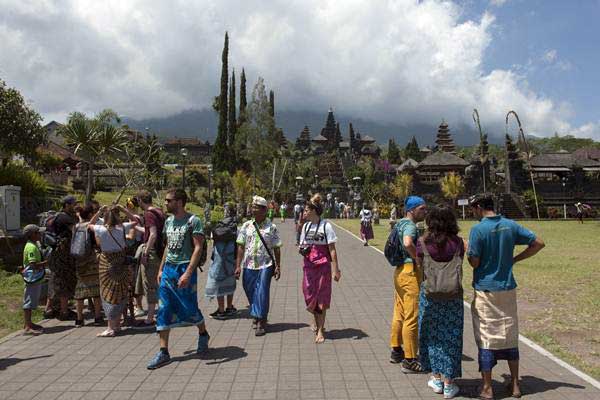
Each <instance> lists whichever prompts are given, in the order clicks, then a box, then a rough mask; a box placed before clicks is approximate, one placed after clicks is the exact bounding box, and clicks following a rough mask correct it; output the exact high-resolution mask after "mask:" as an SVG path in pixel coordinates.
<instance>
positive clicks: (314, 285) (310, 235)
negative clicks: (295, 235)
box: [300, 194, 342, 343]
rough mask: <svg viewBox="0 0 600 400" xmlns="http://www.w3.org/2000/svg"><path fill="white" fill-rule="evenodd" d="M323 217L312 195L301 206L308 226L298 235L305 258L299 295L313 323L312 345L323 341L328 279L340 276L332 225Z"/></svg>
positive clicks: (329, 298) (329, 280)
mask: <svg viewBox="0 0 600 400" xmlns="http://www.w3.org/2000/svg"><path fill="white" fill-rule="evenodd" d="M322 213H323V204H322V199H321V195H319V194H315V195H314V196H313V197H312V198H311V199H310V200H309V201H307V202H306V204H305V206H304V217H305V219H306V220H307V222H306V223H305V224H304V226H303V227H302V232H301V234H300V254H301V255H302V256H304V268H303V269H304V279H303V280H302V292H303V293H304V301H305V302H306V309H307V310H308V312H310V313H311V314H313V316H314V319H315V325H314V326H313V331H314V332H315V334H316V338H315V343H323V342H324V341H325V335H324V326H325V314H326V313H327V309H328V308H329V305H330V303H331V278H333V279H334V280H335V281H336V282H337V281H339V280H340V277H341V275H342V274H341V272H340V268H339V265H338V260H337V252H336V249H335V243H336V242H337V236H336V235H335V232H334V230H333V226H332V225H331V223H330V222H328V221H327V220H324V219H321V214H322Z"/></svg>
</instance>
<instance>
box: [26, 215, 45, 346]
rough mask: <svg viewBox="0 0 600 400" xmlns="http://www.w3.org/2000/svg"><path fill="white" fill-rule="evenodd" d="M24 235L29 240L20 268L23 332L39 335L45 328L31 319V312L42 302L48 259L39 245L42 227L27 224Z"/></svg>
mask: <svg viewBox="0 0 600 400" xmlns="http://www.w3.org/2000/svg"><path fill="white" fill-rule="evenodd" d="M23 235H24V236H25V240H27V243H25V248H24V249H23V265H22V267H21V269H20V273H21V276H22V277H23V280H24V281H25V290H24V292H23V322H24V324H23V334H24V335H39V334H41V333H43V332H44V328H43V327H42V326H41V325H38V324H34V323H33V321H31V313H32V312H33V310H35V309H36V308H37V307H38V304H39V302H40V295H41V293H42V283H43V281H44V276H45V268H46V264H47V261H43V260H42V253H41V251H40V248H39V247H38V242H39V241H40V239H41V237H42V236H41V234H40V228H39V227H38V226H37V225H27V226H25V228H23Z"/></svg>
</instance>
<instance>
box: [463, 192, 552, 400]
mask: <svg viewBox="0 0 600 400" xmlns="http://www.w3.org/2000/svg"><path fill="white" fill-rule="evenodd" d="M469 203H470V206H471V208H472V210H473V213H474V214H475V216H476V217H477V218H479V219H480V222H479V223H478V224H477V225H475V226H473V228H472V229H471V233H470V235H469V250H468V252H467V255H468V259H469V264H471V266H472V267H473V288H474V289H475V293H474V296H473V303H472V306H471V314H472V318H473V332H474V334H475V341H476V342H477V347H478V348H479V354H478V359H479V371H480V372H481V376H482V379H483V385H482V389H481V393H480V394H479V396H480V397H479V398H481V399H493V398H494V394H493V392H492V368H493V367H494V366H495V365H496V363H497V360H507V361H508V367H509V369H510V373H511V386H510V390H512V396H513V397H520V396H521V391H520V389H519V348H518V343H519V326H518V317H517V293H516V287H517V283H516V281H515V277H514V276H513V271H512V269H513V265H514V264H515V263H516V262H518V261H522V260H524V259H526V258H529V257H531V256H533V255H535V254H536V253H537V252H539V251H540V250H541V249H542V248H543V247H544V246H545V245H544V242H543V241H542V240H541V239H540V238H538V237H536V235H535V234H534V233H533V232H531V231H530V230H528V229H526V228H524V227H522V226H521V225H519V224H517V223H516V222H514V221H512V220H510V219H507V218H504V217H503V216H502V215H498V214H496V213H495V211H494V199H493V197H492V196H491V195H489V194H482V195H477V196H473V197H471V199H470V202H469ZM516 245H526V246H527V248H526V249H525V250H523V251H522V252H521V253H519V254H518V255H516V256H514V249H515V246H516Z"/></svg>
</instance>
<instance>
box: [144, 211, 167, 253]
mask: <svg viewBox="0 0 600 400" xmlns="http://www.w3.org/2000/svg"><path fill="white" fill-rule="evenodd" d="M147 212H149V213H151V214H152V215H154V216H155V217H156V219H157V220H158V221H159V222H160V223H158V224H156V240H155V241H154V250H156V254H158V256H159V257H162V255H163V252H164V251H165V241H164V239H163V228H164V226H165V216H164V214H162V213H159V212H158V211H157V210H156V209H155V208H152V209H149V210H148V211H147Z"/></svg>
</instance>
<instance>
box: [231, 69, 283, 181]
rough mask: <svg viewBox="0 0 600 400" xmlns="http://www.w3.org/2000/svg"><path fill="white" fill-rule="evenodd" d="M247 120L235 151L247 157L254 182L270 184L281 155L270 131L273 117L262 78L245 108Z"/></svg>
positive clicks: (238, 136)
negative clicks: (274, 165) (276, 161)
mask: <svg viewBox="0 0 600 400" xmlns="http://www.w3.org/2000/svg"><path fill="white" fill-rule="evenodd" d="M246 118H247V120H246V122H244V124H243V125H241V126H240V129H239V130H238V132H237V134H236V152H238V154H240V155H241V157H242V158H244V159H245V160H246V161H247V163H248V165H249V169H250V170H251V172H252V183H253V187H254V188H255V189H256V188H258V187H261V186H262V187H263V188H267V187H269V186H270V185H268V184H269V182H270V181H271V176H270V175H271V172H272V171H271V167H272V165H273V160H274V158H275V157H276V156H277V155H278V148H279V146H278V144H277V143H276V142H275V141H274V140H273V138H272V136H271V135H270V132H271V131H270V129H271V127H272V126H273V118H272V117H271V114H270V110H269V100H268V98H267V94H266V91H265V84H264V81H263V79H262V78H260V77H259V78H258V81H257V82H256V85H255V86H254V89H253V91H252V100H251V102H250V104H249V105H248V108H247V109H246Z"/></svg>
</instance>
